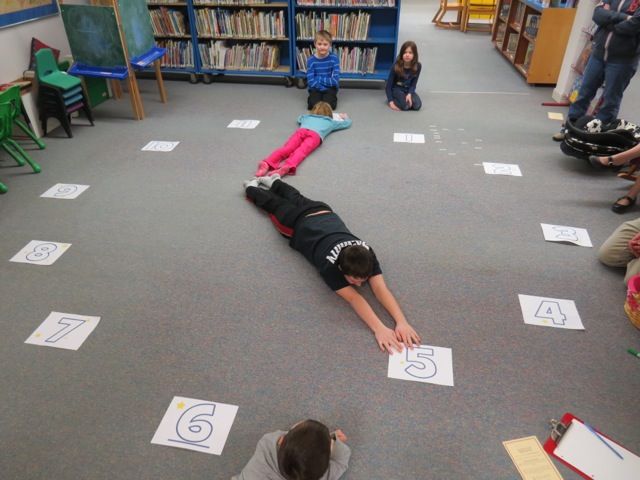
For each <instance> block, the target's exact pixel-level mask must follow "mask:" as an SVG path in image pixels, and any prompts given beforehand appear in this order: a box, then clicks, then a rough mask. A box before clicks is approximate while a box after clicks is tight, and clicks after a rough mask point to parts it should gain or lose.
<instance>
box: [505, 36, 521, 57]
mask: <svg viewBox="0 0 640 480" xmlns="http://www.w3.org/2000/svg"><path fill="white" fill-rule="evenodd" d="M517 48H518V34H517V33H511V34H509V38H508V39H507V53H509V54H511V55H515V53H516V49H517Z"/></svg>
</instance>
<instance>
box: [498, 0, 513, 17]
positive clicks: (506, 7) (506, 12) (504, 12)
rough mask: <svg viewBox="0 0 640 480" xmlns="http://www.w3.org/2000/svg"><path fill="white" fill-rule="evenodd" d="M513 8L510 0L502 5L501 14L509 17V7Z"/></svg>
mask: <svg viewBox="0 0 640 480" xmlns="http://www.w3.org/2000/svg"><path fill="white" fill-rule="evenodd" d="M510 8H511V0H509V1H508V2H504V3H503V4H502V5H500V16H501V17H502V18H507V17H508V16H509V9H510Z"/></svg>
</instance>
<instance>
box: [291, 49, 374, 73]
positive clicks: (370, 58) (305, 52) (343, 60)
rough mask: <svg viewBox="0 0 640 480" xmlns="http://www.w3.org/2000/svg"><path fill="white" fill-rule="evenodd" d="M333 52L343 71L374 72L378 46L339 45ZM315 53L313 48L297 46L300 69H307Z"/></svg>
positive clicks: (297, 59) (304, 70)
mask: <svg viewBox="0 0 640 480" xmlns="http://www.w3.org/2000/svg"><path fill="white" fill-rule="evenodd" d="M333 52H334V53H335V54H336V55H337V56H338V58H339V59H340V71H341V72H343V73H374V71H375V67H376V55H377V54H378V47H373V48H361V47H353V48H349V47H337V48H334V49H333ZM311 55H313V49H311V48H296V61H297V63H298V70H301V71H303V72H306V71H307V60H308V59H309V57H310V56H311Z"/></svg>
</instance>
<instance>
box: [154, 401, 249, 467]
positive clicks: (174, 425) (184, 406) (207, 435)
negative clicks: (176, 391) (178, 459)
mask: <svg viewBox="0 0 640 480" xmlns="http://www.w3.org/2000/svg"><path fill="white" fill-rule="evenodd" d="M237 412H238V407H237V406H236V405H228V404H226V403H217V402H210V401H207V400H196V399H195V398H186V397H173V400H171V404H170V405H169V408H168V409H167V411H166V413H165V414H164V417H162V421H161V422H160V425H159V426H158V429H157V430H156V433H155V435H154V436H153V439H151V443H155V444H157V445H166V446H167V447H176V448H185V449H187V450H194V451H196V452H202V453H208V454H211V455H220V454H222V449H223V448H224V444H225V443H226V442H227V437H228V436H229V432H230V431H231V425H233V421H234V420H235V418H236V413H237Z"/></svg>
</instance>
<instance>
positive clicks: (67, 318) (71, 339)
mask: <svg viewBox="0 0 640 480" xmlns="http://www.w3.org/2000/svg"><path fill="white" fill-rule="evenodd" d="M98 322H100V317H89V316H87V315H76V314H75V313H61V312H51V313H50V314H49V316H48V317H47V318H45V319H44V321H43V322H42V323H41V324H40V326H39V327H38V328H36V329H35V331H34V332H33V333H32V334H31V335H30V336H29V338H27V339H26V340H25V342H24V343H30V344H31V345H39V346H41V347H55V348H64V349H66V350H78V348H80V345H82V344H83V343H84V341H85V340H86V339H87V337H88V336H89V335H90V334H91V332H93V330H94V329H95V328H96V327H97V326H98Z"/></svg>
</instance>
